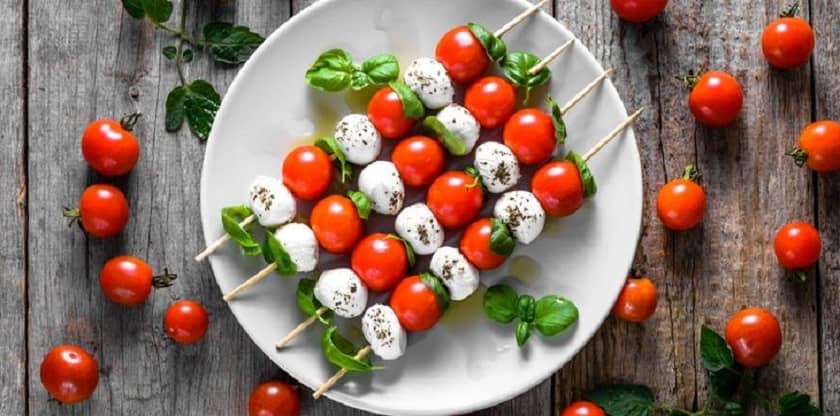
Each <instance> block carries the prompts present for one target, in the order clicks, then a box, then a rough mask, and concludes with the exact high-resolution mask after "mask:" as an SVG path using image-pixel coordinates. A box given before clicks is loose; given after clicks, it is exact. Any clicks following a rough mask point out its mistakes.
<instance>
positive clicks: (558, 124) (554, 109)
mask: <svg viewBox="0 0 840 416" xmlns="http://www.w3.org/2000/svg"><path fill="white" fill-rule="evenodd" d="M546 101H548V106H549V107H551V122H552V123H554V138H555V139H556V140H557V144H558V145H561V144H565V143H566V135H567V132H566V122H565V121H564V120H563V112H562V111H561V109H560V104H557V101H554V100H553V99H552V98H551V97H548V98H546Z"/></svg>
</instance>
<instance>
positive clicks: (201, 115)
mask: <svg viewBox="0 0 840 416" xmlns="http://www.w3.org/2000/svg"><path fill="white" fill-rule="evenodd" d="M221 104H222V98H221V96H219V93H218V92H216V89H215V88H213V86H212V85H211V84H210V83H209V82H207V81H205V80H203V79H197V80H195V81H193V82H191V83H189V84H184V85H179V86H177V87H175V88H173V89H172V91H170V92H169V94H168V95H167V96H166V117H165V118H166V122H165V124H166V131H168V132H175V131H178V130H180V129H181V126H182V125H183V124H184V119H186V120H187V124H189V126H190V131H192V133H193V135H195V136H196V137H198V138H199V139H200V140H207V137H209V136H210V128H211V127H213V120H215V118H216V113H217V112H218V111H219V106H220V105H221Z"/></svg>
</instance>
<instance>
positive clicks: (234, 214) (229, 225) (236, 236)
mask: <svg viewBox="0 0 840 416" xmlns="http://www.w3.org/2000/svg"><path fill="white" fill-rule="evenodd" d="M251 214H252V212H251V209H250V208H248V207H246V206H245V205H237V206H232V207H227V208H223V209H222V227H223V228H224V229H225V233H227V235H229V236H230V238H231V240H233V241H235V242H236V244H239V246H240V247H242V252H244V253H245V254H246V255H249V256H256V255H259V254H260V252H261V251H262V250H261V249H260V245H259V243H257V241H256V240H254V237H253V236H252V235H251V234H250V233H249V232H248V231H246V230H245V228H243V227H242V226H241V225H239V223H240V222H242V221H243V220H244V219H245V218H247V217H249V216H250V215H251Z"/></svg>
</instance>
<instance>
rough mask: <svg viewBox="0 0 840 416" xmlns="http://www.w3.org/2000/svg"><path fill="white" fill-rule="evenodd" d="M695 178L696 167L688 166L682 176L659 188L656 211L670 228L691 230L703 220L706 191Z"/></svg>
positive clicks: (663, 222)
mask: <svg viewBox="0 0 840 416" xmlns="http://www.w3.org/2000/svg"><path fill="white" fill-rule="evenodd" d="M694 178H696V173H695V171H694V167H693V166H688V167H686V168H685V173H684V174H683V176H682V177H681V178H679V179H674V180H672V181H671V182H668V183H666V184H665V186H663V187H662V189H660V190H659V194H658V195H657V197H656V213H657V214H658V215H659V219H660V220H661V221H662V224H665V227H667V228H668V229H670V230H674V231H685V230H690V229H692V228H694V227H695V226H696V225H697V224H699V223H700V221H703V216H704V215H705V213H706V192H705V191H703V187H701V186H700V185H699V184H698V183H697V182H696V181H695V179H694Z"/></svg>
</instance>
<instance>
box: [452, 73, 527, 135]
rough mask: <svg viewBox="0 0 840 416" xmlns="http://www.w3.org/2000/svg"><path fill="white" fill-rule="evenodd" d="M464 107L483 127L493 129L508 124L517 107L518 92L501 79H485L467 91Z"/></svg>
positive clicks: (475, 83)
mask: <svg viewBox="0 0 840 416" xmlns="http://www.w3.org/2000/svg"><path fill="white" fill-rule="evenodd" d="M464 106H465V107H467V109H468V110H470V113H472V115H473V116H474V117H475V119H476V120H478V124H481V127H484V128H487V129H493V128H496V127H499V126H501V125H502V124H503V123H504V122H506V121H507V120H508V119H509V118H510V115H511V114H513V110H514V107H515V106H516V91H515V90H514V89H513V86H512V85H510V83H509V82H507V81H505V80H504V79H502V78H499V77H484V78H481V79H480V80H478V81H476V82H474V83H473V84H472V85H470V87H469V88H468V89H467V94H466V96H465V97H464Z"/></svg>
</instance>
